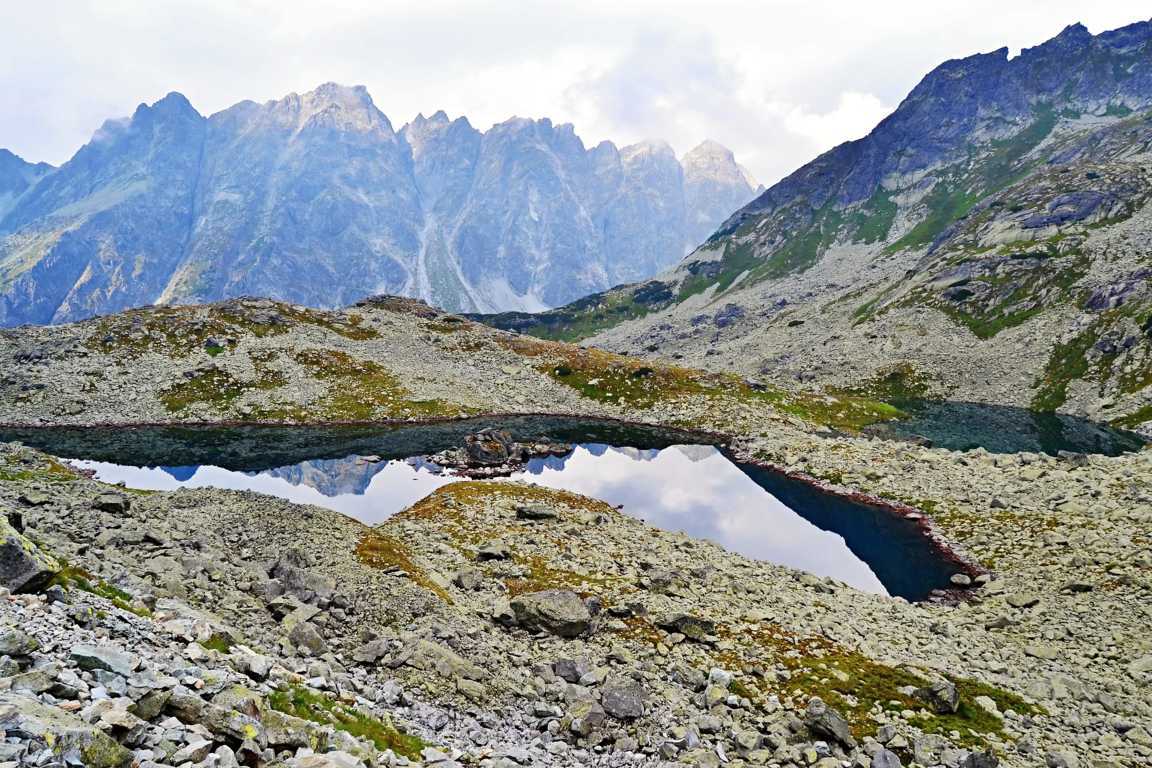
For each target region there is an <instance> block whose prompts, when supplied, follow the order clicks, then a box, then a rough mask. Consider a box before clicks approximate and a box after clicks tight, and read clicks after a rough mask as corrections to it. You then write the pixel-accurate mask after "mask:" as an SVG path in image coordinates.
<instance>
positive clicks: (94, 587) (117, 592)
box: [50, 558, 152, 617]
mask: <svg viewBox="0 0 1152 768" xmlns="http://www.w3.org/2000/svg"><path fill="white" fill-rule="evenodd" d="M56 560H57V561H58V562H59V563H60V564H61V566H62V567H61V569H60V571H59V572H58V573H57V574H56V575H55V576H53V577H52V581H51V583H50V586H60V587H64V588H65V589H72V588H75V589H79V590H81V591H83V592H88V593H89V594H93V595H96V596H97V597H102V598H104V599H105V600H107V601H108V602H110V603H112V605H114V606H116V607H117V608H119V609H120V610H122V611H128V612H129V613H133V614H136V615H137V616H143V617H147V616H151V615H152V611H150V610H148V609H147V608H145V607H144V606H142V605H137V604H135V603H134V602H133V597H132V595H130V594H128V593H127V592H125V591H124V590H122V589H120V588H119V587H116V586H113V585H112V584H109V583H108V582H106V581H104V580H103V579H99V578H97V577H95V576H93V575H92V574H90V573H88V571H86V570H84V569H83V568H79V567H77V566H74V565H69V564H68V563H66V562H64V561H62V560H60V558H56Z"/></svg>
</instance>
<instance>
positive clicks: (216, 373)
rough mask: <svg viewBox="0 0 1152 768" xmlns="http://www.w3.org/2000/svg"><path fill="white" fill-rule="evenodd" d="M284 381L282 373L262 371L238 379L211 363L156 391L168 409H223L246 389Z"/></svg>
mask: <svg viewBox="0 0 1152 768" xmlns="http://www.w3.org/2000/svg"><path fill="white" fill-rule="evenodd" d="M285 383H286V380H285V379H284V376H283V374H279V373H275V372H271V371H265V372H263V374H262V375H260V376H259V378H257V379H254V380H251V381H242V380H240V379H237V378H236V377H234V376H233V375H232V374H231V373H229V372H228V371H226V370H223V369H222V368H217V367H216V366H215V365H213V366H210V367H207V368H201V369H200V370H197V371H195V372H193V374H192V375H191V376H190V377H189V378H186V379H185V380H184V381H181V382H179V383H177V384H173V385H172V386H170V387H168V388H166V389H164V390H162V391H161V392H160V402H162V403H163V404H164V407H165V408H167V409H168V411H169V413H180V412H181V411H185V410H187V409H189V408H191V407H192V406H195V405H210V406H213V407H215V408H220V409H224V408H227V407H228V406H230V405H232V403H234V402H235V401H236V400H237V399H238V398H240V397H241V396H242V395H244V394H246V393H248V392H254V391H256V390H261V389H265V390H267V389H276V388H277V387H282V386H284V384H285Z"/></svg>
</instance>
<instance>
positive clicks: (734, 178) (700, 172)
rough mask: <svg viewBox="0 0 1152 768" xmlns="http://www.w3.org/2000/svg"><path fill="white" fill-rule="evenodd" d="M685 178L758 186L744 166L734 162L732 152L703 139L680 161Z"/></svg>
mask: <svg viewBox="0 0 1152 768" xmlns="http://www.w3.org/2000/svg"><path fill="white" fill-rule="evenodd" d="M680 164H681V165H682V166H684V176H685V178H696V179H713V180H715V181H719V182H725V183H729V184H737V185H738V184H744V185H746V186H747V187H748V188H749V189H756V188H757V187H758V186H759V184H757V183H756V180H755V179H754V178H753V177H752V174H751V173H749V172H748V170H747V169H746V168H744V166H742V165H740V164H739V163H737V162H736V156H735V155H734V154H733V153H732V150H730V149H728V147H726V146H724V145H723V144H721V143H719V142H716V141H713V140H712V139H705V140H704V141H702V142H700V143H699V144H697V145H696V146H695V147H694V148H693V149H691V150H689V151H688V152H687V153H686V154H685V155H684V157H683V158H682V159H681V160H680Z"/></svg>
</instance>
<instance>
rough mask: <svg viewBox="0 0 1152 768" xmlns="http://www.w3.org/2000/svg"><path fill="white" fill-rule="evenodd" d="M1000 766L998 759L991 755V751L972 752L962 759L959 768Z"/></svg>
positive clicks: (992, 767)
mask: <svg viewBox="0 0 1152 768" xmlns="http://www.w3.org/2000/svg"><path fill="white" fill-rule="evenodd" d="M998 765H1000V759H999V758H998V757H996V755H994V754H992V751H991V750H989V751H987V752H973V753H971V754H969V755H968V757H966V758H964V761H963V762H961V763H960V768H996V766H998Z"/></svg>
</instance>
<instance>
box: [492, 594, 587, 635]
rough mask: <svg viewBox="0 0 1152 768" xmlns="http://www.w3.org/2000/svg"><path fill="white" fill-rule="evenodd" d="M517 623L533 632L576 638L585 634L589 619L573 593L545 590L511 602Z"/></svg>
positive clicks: (584, 606) (584, 608) (582, 602)
mask: <svg viewBox="0 0 1152 768" xmlns="http://www.w3.org/2000/svg"><path fill="white" fill-rule="evenodd" d="M511 606H512V612H513V614H515V616H516V623H517V624H519V625H520V626H521V627H524V628H525V629H528V630H531V631H534V632H548V633H549V634H553V635H557V636H559V637H576V636H578V635H582V634H584V633H585V632H587V631H588V628H589V626H590V624H591V621H592V615H591V614H590V613H589V612H588V606H586V605H584V601H583V600H581V599H580V596H579V595H577V594H576V593H575V592H569V591H567V590H563V589H546V590H544V591H542V592H529V593H527V594H523V595H519V596H517V597H516V598H514V599H513V600H512V602H511Z"/></svg>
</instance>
